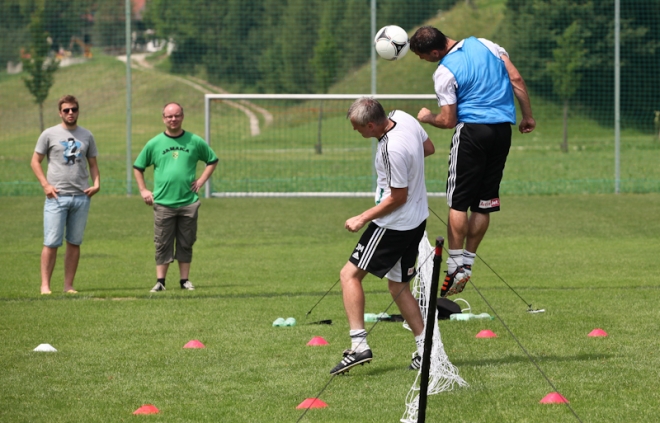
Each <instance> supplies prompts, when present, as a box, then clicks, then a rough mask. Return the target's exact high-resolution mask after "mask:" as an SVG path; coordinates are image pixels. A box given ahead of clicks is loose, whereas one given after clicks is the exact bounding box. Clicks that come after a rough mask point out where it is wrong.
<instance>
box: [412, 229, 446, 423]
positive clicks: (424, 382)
mask: <svg viewBox="0 0 660 423" xmlns="http://www.w3.org/2000/svg"><path fill="white" fill-rule="evenodd" d="M444 244H445V239H444V238H443V237H441V236H439V237H437V238H436V239H435V253H434V254H435V255H434V256H433V275H432V276H431V292H430V294H429V299H428V300H429V302H428V307H427V311H426V333H425V335H424V354H423V356H422V375H421V376H422V377H421V380H420V382H419V412H418V414H417V423H424V422H425V420H426V398H427V396H428V392H427V391H428V387H429V372H430V370H431V350H432V348H433V331H434V330H435V325H436V312H437V304H438V282H439V281H440V267H441V266H442V248H443V246H444Z"/></svg>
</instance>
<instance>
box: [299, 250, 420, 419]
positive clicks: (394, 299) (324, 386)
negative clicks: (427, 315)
mask: <svg viewBox="0 0 660 423" xmlns="http://www.w3.org/2000/svg"><path fill="white" fill-rule="evenodd" d="M432 256H433V251H431V253H429V255H428V257H426V259H425V260H424V261H423V262H422V264H420V265H419V266H418V267H420V268H421V267H422V266H423V265H424V264H425V263H426V262H427V261H428V259H429V258H431V257H432ZM336 284H337V282H335V285H336ZM408 286H410V282H407V283H405V284H403V286H402V287H401V290H400V291H399V293H398V294H396V296H395V297H394V298H392V301H391V302H390V304H389V305H388V306H387V307H386V308H385V311H383V313H387V310H389V309H390V307H392V304H394V303H395V302H396V299H397V298H399V295H401V293H402V292H403V290H404V289H406V288H407V287H408ZM333 287H334V285H333ZM331 289H332V288H331ZM317 304H318V303H317ZM430 306H431V305H430V304H429V307H430ZM422 318H423V316H422ZM378 323H380V320H376V321H375V322H374V324H373V325H372V326H371V328H370V329H369V330H368V331H367V336H369V334H370V333H371V332H372V331H373V330H374V328H375V327H376V325H377V324H378ZM425 324H426V323H425ZM365 339H366V336H365ZM338 374H341V373H335V374H334V375H332V376H330V379H329V380H328V382H326V384H325V385H323V388H321V390H320V391H319V393H318V394H316V396H315V397H314V399H315V400H316V399H318V398H319V397H320V396H321V394H322V393H323V392H325V390H326V388H327V387H328V386H330V382H332V381H333V380H334V378H335V376H337V375H338ZM313 403H314V402H313V401H312V403H310V404H309V406H308V407H307V408H305V411H303V413H302V414H301V415H300V417H299V418H298V420H296V423H297V422H300V420H302V418H303V417H305V414H307V411H308V410H309V409H310V408H311V407H312V404H313Z"/></svg>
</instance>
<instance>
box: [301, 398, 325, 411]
mask: <svg viewBox="0 0 660 423" xmlns="http://www.w3.org/2000/svg"><path fill="white" fill-rule="evenodd" d="M327 406H328V404H326V403H324V402H323V401H321V400H320V399H318V398H307V399H306V400H305V401H303V402H301V403H300V404H298V407H296V409H301V408H325V407H327Z"/></svg>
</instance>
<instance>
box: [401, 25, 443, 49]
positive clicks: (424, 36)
mask: <svg viewBox="0 0 660 423" xmlns="http://www.w3.org/2000/svg"><path fill="white" fill-rule="evenodd" d="M446 47H447V37H446V36H445V34H443V33H442V32H440V30H439V29H438V28H434V27H432V26H423V27H421V28H419V29H418V30H417V31H415V34H413V36H412V37H410V49H411V50H412V51H413V52H414V53H421V54H429V53H430V52H431V51H433V50H444V49H445V48H446Z"/></svg>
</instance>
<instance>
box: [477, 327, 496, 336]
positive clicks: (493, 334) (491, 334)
mask: <svg viewBox="0 0 660 423" xmlns="http://www.w3.org/2000/svg"><path fill="white" fill-rule="evenodd" d="M475 338H497V335H495V332H493V331H492V330H488V329H485V330H482V331H481V332H479V333H478V334H477V336H476V337H475Z"/></svg>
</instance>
